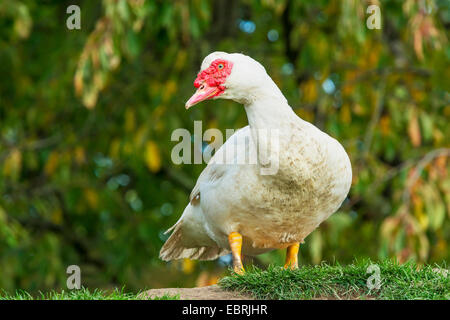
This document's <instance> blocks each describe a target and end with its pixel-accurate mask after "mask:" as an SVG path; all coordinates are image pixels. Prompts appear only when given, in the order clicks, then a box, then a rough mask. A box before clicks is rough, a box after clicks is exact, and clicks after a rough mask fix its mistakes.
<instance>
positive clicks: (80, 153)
mask: <svg viewBox="0 0 450 320" xmlns="http://www.w3.org/2000/svg"><path fill="white" fill-rule="evenodd" d="M74 157H75V162H76V163H77V164H82V163H84V162H85V161H86V154H85V152H84V148H83V147H81V146H77V147H76V148H75V150H74Z"/></svg>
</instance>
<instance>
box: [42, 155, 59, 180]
mask: <svg viewBox="0 0 450 320" xmlns="http://www.w3.org/2000/svg"><path fill="white" fill-rule="evenodd" d="M58 164H59V154H58V152H56V151H53V152H52V153H50V155H49V156H48V159H47V162H46V163H45V167H44V172H45V173H46V174H47V175H49V176H51V175H52V174H53V173H54V172H55V170H56V168H57V167H58Z"/></svg>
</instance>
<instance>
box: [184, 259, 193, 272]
mask: <svg viewBox="0 0 450 320" xmlns="http://www.w3.org/2000/svg"><path fill="white" fill-rule="evenodd" d="M194 266H195V264H194V261H193V260H191V259H183V262H182V270H183V272H184V273H185V274H190V273H192V272H193V271H194Z"/></svg>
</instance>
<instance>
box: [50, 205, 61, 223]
mask: <svg viewBox="0 0 450 320" xmlns="http://www.w3.org/2000/svg"><path fill="white" fill-rule="evenodd" d="M51 220H52V222H53V223H54V224H58V225H59V224H61V223H62V221H63V215H62V211H61V209H60V208H58V209H56V210H54V211H53V212H52V216H51Z"/></svg>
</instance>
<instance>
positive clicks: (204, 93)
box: [186, 82, 220, 109]
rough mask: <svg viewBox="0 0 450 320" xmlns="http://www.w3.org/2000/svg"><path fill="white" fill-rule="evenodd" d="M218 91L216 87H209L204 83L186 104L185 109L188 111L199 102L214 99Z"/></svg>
mask: <svg viewBox="0 0 450 320" xmlns="http://www.w3.org/2000/svg"><path fill="white" fill-rule="evenodd" d="M219 91H220V89H219V88H218V87H210V86H208V84H207V83H206V82H205V83H203V84H202V85H201V86H200V87H199V88H198V89H197V91H196V92H195V93H194V95H193V96H192V97H191V98H190V99H189V100H188V101H187V102H186V109H189V108H190V107H192V106H193V105H196V104H197V103H199V102H202V101H204V100H207V99H211V98H213V97H215V96H216V95H217V93H219Z"/></svg>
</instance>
